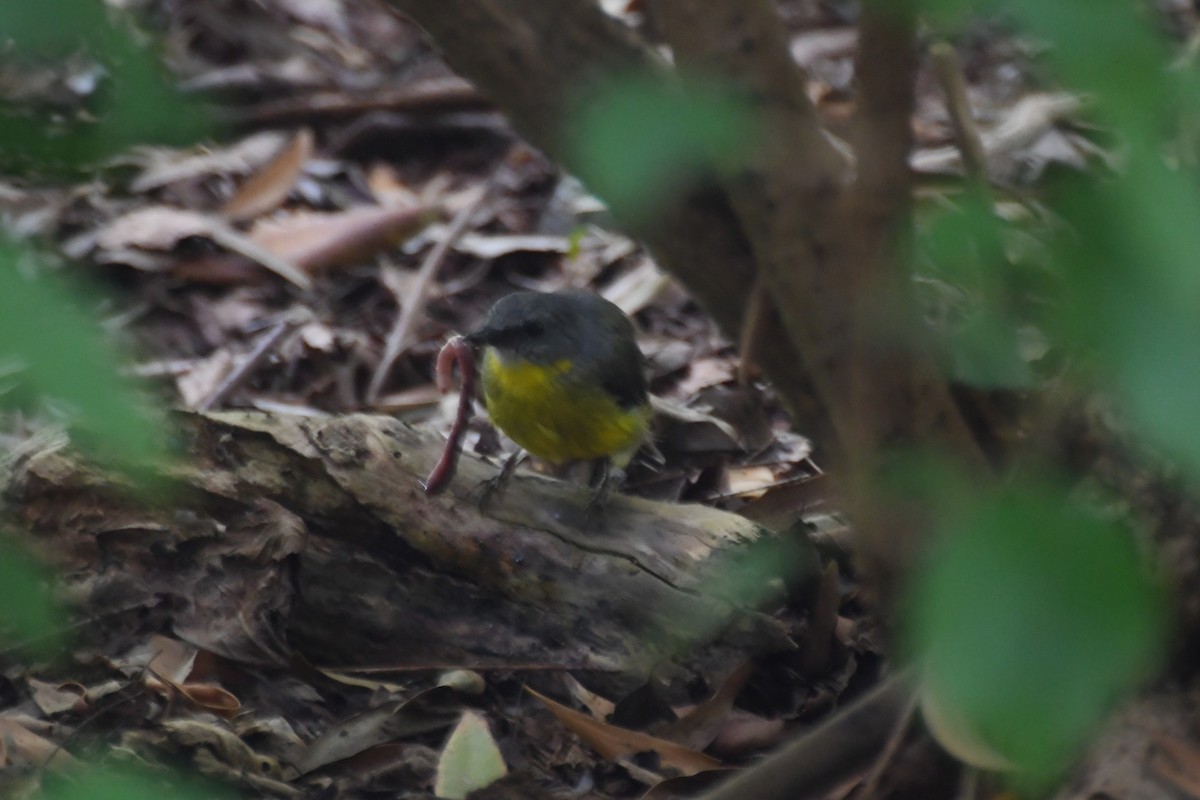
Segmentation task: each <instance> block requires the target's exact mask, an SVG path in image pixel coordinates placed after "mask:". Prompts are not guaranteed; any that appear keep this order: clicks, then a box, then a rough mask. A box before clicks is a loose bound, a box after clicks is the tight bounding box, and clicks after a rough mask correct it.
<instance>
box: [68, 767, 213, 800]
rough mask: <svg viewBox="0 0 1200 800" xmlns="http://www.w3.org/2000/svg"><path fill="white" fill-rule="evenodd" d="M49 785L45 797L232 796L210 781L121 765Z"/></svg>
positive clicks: (172, 799) (191, 799) (188, 799)
mask: <svg viewBox="0 0 1200 800" xmlns="http://www.w3.org/2000/svg"><path fill="white" fill-rule="evenodd" d="M47 784H48V785H47V787H46V790H45V797H46V800H150V799H151V798H166V799H167V800H220V798H223V797H232V796H233V793H232V792H230V791H228V790H225V789H224V787H220V786H217V785H216V784H214V783H213V782H212V781H209V780H204V779H199V778H196V777H190V778H184V777H183V776H180V775H176V774H175V773H172V772H170V771H168V770H164V769H159V770H155V771H154V772H150V771H149V770H143V769H136V768H134V767H131V766H122V765H108V766H103V767H93V768H91V769H89V770H88V771H87V772H86V773H84V774H82V775H68V776H64V777H61V778H57V779H55V780H54V782H53V783H50V782H49V781H47Z"/></svg>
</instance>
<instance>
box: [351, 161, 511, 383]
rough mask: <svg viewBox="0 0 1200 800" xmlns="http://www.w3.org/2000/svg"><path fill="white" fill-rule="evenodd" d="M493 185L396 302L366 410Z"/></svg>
mask: <svg viewBox="0 0 1200 800" xmlns="http://www.w3.org/2000/svg"><path fill="white" fill-rule="evenodd" d="M494 184H495V178H494V177H493V178H492V179H491V180H489V181H488V182H487V183H485V184H484V185H483V186H481V187H480V188H479V189H478V190H477V192H476V195H475V197H472V198H471V200H470V201H469V202H468V203H467V204H466V205H465V206H464V207H463V209H462V210H461V211H459V212H458V214H457V215H456V216H455V217H454V219H453V220H451V221H450V224H449V225H447V226H446V230H445V232H444V233H443V234H442V238H441V239H440V240H439V241H438V243H437V244H435V245H434V246H433V247H432V248H431V249H430V250H429V253H427V254H426V256H425V260H424V261H423V262H421V268H420V269H419V270H417V276H416V279H415V280H414V282H413V287H412V291H411V292H409V293H408V295H407V296H405V297H402V298H399V300H400V316H399V317H398V318H397V319H396V324H395V326H393V327H392V331H391V333H389V334H388V338H387V344H386V345H385V347H384V349H383V358H381V359H380V360H379V364H378V366H376V367H375V374H374V375H372V376H371V383H370V384H369V385H368V386H367V396H366V403H367V405H368V406H370V405H374V404H375V403H376V402H377V401H378V400H379V394H380V392H381V391H382V390H383V382H384V381H386V380H387V377H388V375H389V374H391V371H392V366H393V365H394V364H395V363H396V359H398V358H399V357H400V355H401V354H402V353H403V352H404V351H405V350H407V349H408V348H409V346H411V345H412V331H413V328H414V327H415V324H416V321H417V312H418V311H420V310H421V309H422V308H424V306H425V299H426V297H427V295H428V294H429V286H430V284H431V283H432V282H433V276H434V274H435V273H436V272H437V270H438V267H440V266H441V265H442V262H443V261H445V260H446V254H447V253H449V252H450V248H451V247H452V246H453V245H454V243H455V242H456V241H457V240H458V237H460V236H462V235H463V233H464V232H465V231H466V229H467V225H468V224H470V222H471V217H473V216H475V212H476V211H478V210H479V208H480V206H482V205H483V201H484V200H486V199H487V197H488V196H489V195H490V194H491V189H492V186H493V185H494Z"/></svg>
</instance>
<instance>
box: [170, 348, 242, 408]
mask: <svg viewBox="0 0 1200 800" xmlns="http://www.w3.org/2000/svg"><path fill="white" fill-rule="evenodd" d="M236 363H237V359H235V358H234V357H233V353H231V352H229V351H228V350H226V349H224V348H222V349H220V350H214V351H213V352H212V354H211V355H209V356H208V358H203V359H200V360H198V361H194V362H192V366H191V369H189V370H188V371H187V372H185V373H183V374H181V375H177V376H176V377H175V388H176V390H177V391H178V392H179V396H180V398H181V399H182V401H183V405H184V407H185V408H196V407H198V406H199V405H200V403H202V402H203V401H204V399H205V398H206V397H208V396H210V395H211V394H212V393H213V392H214V391H215V390H216V388H217V387H218V386H220V384H221V381H222V379H224V377H225V376H226V375H228V374H229V371H230V370H232V369H233V368H234V365H235V364H236Z"/></svg>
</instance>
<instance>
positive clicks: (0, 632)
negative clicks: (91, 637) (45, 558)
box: [0, 531, 63, 652]
mask: <svg viewBox="0 0 1200 800" xmlns="http://www.w3.org/2000/svg"><path fill="white" fill-rule="evenodd" d="M52 581H53V576H52V575H51V574H50V572H49V571H48V570H46V569H45V568H43V567H42V565H41V564H39V563H37V561H35V560H34V559H33V558H31V557H30V556H29V554H27V553H26V552H24V550H22V549H21V548H19V547H17V546H16V545H15V544H14V543H13V542H12V541H10V540H9V539H8V538H7V536H6V535H5V534H4V532H3V531H0V641H9V642H13V643H18V644H22V645H24V644H27V643H28V644H29V645H31V646H32V648H33V649H34V650H35V651H39V652H52V651H53V649H54V648H55V646H56V645H57V644H58V641H57V639H55V638H54V637H53V636H48V634H52V633H53V632H54V631H57V630H61V629H62V627H63V624H62V623H63V620H62V615H61V614H60V612H59V609H58V607H57V606H56V605H55V603H54V602H53V600H52V598H51V594H50V587H51V585H52Z"/></svg>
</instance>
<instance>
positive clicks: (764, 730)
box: [709, 708, 786, 758]
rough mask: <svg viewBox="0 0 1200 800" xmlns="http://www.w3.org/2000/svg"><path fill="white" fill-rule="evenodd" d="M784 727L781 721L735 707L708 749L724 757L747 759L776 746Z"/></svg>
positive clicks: (781, 736)
mask: <svg viewBox="0 0 1200 800" xmlns="http://www.w3.org/2000/svg"><path fill="white" fill-rule="evenodd" d="M785 728H786V726H785V725H784V723H783V720H782V719H767V718H766V717H760V716H758V715H757V714H751V713H750V712H748V711H741V710H739V709H736V708H735V709H734V710H733V711H731V712H730V713H729V716H727V717H726V718H725V724H724V725H722V726H721V732H720V733H718V734H717V738H715V739H713V741H712V744H711V745H709V749H710V750H712V752H714V753H718V754H720V755H721V757H722V758H745V757H746V756H748V755H751V754H753V753H761V752H762V751H764V750H766V749H768V748H770V747H774V746H775V745H777V744H778V743H779V741H780V740H781V739H782V738H783V734H784V730H785Z"/></svg>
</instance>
